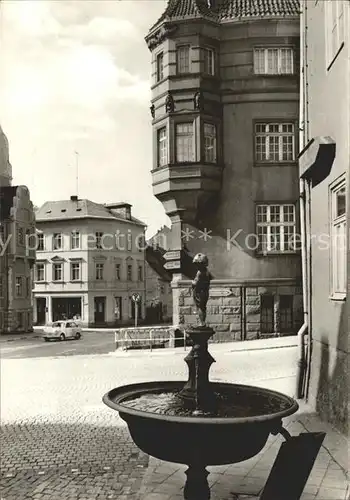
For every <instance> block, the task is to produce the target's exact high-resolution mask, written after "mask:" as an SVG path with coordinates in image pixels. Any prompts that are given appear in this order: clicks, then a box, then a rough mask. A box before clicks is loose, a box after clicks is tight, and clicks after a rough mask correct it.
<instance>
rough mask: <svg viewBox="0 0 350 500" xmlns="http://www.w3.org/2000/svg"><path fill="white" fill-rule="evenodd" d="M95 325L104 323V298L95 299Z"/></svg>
mask: <svg viewBox="0 0 350 500" xmlns="http://www.w3.org/2000/svg"><path fill="white" fill-rule="evenodd" d="M94 302H95V318H94V322H95V325H103V324H104V323H105V322H106V316H105V315H106V297H95V299H94Z"/></svg>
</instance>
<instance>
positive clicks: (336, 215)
mask: <svg viewBox="0 0 350 500" xmlns="http://www.w3.org/2000/svg"><path fill="white" fill-rule="evenodd" d="M346 210H347V207H346V189H345V179H344V180H343V181H341V182H339V183H338V184H336V185H334V186H332V187H331V242H332V245H331V274H332V280H331V284H332V291H331V292H332V296H334V297H337V296H343V295H345V293H346V247H347V244H346V236H347V235H346Z"/></svg>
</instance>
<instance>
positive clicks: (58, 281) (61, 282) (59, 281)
mask: <svg viewBox="0 0 350 500" xmlns="http://www.w3.org/2000/svg"><path fill="white" fill-rule="evenodd" d="M52 283H58V284H61V285H62V284H63V283H65V281H64V280H52Z"/></svg>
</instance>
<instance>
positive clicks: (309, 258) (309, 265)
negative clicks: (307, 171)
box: [304, 180, 312, 399]
mask: <svg viewBox="0 0 350 500" xmlns="http://www.w3.org/2000/svg"><path fill="white" fill-rule="evenodd" d="M306 188H307V191H306V203H307V206H306V208H307V210H306V212H307V228H306V231H307V233H306V234H307V249H306V261H307V276H308V280H307V307H308V320H309V328H308V333H309V334H308V343H307V359H306V374H305V379H304V393H305V397H306V399H307V396H308V388H309V380H310V374H311V355H312V314H311V312H312V311H311V307H312V248H311V246H312V235H311V182H310V180H307V181H306Z"/></svg>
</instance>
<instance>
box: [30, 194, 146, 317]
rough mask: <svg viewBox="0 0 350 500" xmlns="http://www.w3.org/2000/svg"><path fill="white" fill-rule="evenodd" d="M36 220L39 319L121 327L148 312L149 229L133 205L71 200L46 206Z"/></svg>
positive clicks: (36, 302)
mask: <svg viewBox="0 0 350 500" xmlns="http://www.w3.org/2000/svg"><path fill="white" fill-rule="evenodd" d="M36 217H37V229H38V233H37V260H36V266H35V287H34V319H35V323H36V324H37V325H41V324H45V323H50V322H52V321H57V320H59V319H62V318H64V317H66V318H68V319H69V318H73V317H76V318H78V319H79V320H80V322H81V324H82V325H88V326H93V325H94V326H105V325H112V326H117V325H122V324H128V323H129V322H132V321H133V318H134V317H135V312H136V311H135V302H134V301H133V300H132V296H133V294H138V295H139V297H140V302H139V307H138V317H139V319H142V318H143V317H144V314H145V276H144V275H145V256H144V249H145V238H144V231H145V225H144V224H143V223H142V222H141V221H139V220H138V219H136V218H135V217H133V216H132V214H131V205H129V204H127V203H115V204H107V205H101V204H97V203H94V202H92V201H90V200H80V199H78V198H77V197H76V196H72V197H71V199H70V200H64V201H55V202H47V203H45V204H44V205H43V206H42V207H41V208H40V209H39V210H38V211H37V214H36Z"/></svg>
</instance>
